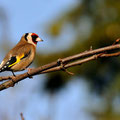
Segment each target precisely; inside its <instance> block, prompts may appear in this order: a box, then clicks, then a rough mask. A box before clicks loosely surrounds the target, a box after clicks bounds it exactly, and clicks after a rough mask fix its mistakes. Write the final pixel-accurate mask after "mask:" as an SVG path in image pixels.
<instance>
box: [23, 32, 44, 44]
mask: <svg viewBox="0 0 120 120" xmlns="http://www.w3.org/2000/svg"><path fill="white" fill-rule="evenodd" d="M22 39H23V40H25V41H27V42H28V43H30V44H33V45H34V46H36V45H37V42H39V41H43V40H42V39H41V38H40V37H39V36H38V35H37V34H36V33H25V34H24V35H23V36H22Z"/></svg>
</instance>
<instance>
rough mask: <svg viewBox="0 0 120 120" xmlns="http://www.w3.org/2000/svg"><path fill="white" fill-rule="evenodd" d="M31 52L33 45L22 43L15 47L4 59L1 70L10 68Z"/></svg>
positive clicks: (0, 66)
mask: <svg viewBox="0 0 120 120" xmlns="http://www.w3.org/2000/svg"><path fill="white" fill-rule="evenodd" d="M30 53H31V45H29V44H28V45H21V46H17V47H15V48H13V49H12V50H11V51H10V52H9V53H8V54H7V55H6V57H5V58H4V59H3V61H2V63H1V65H0V72H1V71H5V70H9V69H10V68H11V67H12V66H14V65H15V64H17V63H19V62H20V61H21V60H23V59H25V58H27V57H28V56H29V55H30Z"/></svg>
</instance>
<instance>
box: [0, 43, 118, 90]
mask: <svg viewBox="0 0 120 120" xmlns="http://www.w3.org/2000/svg"><path fill="white" fill-rule="evenodd" d="M111 50H120V44H115V45H111V46H107V47H103V48H99V49H95V50H89V51H85V52H82V53H79V54H76V55H73V56H69V57H66V58H63V59H58V60H57V61H54V62H52V63H49V64H46V65H44V66H41V67H38V68H35V69H32V70H30V71H29V72H26V73H24V74H20V75H17V76H16V77H14V76H5V77H0V81H4V80H8V81H6V82H4V83H2V84H0V90H4V89H6V88H9V87H13V86H14V85H15V83H17V82H19V81H21V80H23V79H25V78H30V77H32V76H35V75H38V74H43V73H49V72H54V71H60V70H62V71H65V72H67V73H69V74H72V73H70V72H69V71H67V70H66V69H67V68H69V67H73V66H77V65H81V64H83V63H86V62H89V61H92V60H96V59H98V58H103V57H104V58H105V57H114V56H119V55H120V52H119V51H118V52H115V53H109V54H108V53H107V52H108V51H109V52H110V51H111ZM76 60H77V61H76Z"/></svg>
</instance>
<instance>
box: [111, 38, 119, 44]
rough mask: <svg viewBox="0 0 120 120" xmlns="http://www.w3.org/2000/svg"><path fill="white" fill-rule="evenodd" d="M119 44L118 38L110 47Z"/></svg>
mask: <svg viewBox="0 0 120 120" xmlns="http://www.w3.org/2000/svg"><path fill="white" fill-rule="evenodd" d="M119 42H120V38H118V39H117V40H116V41H115V42H114V43H113V44H112V45H115V44H118V43H119Z"/></svg>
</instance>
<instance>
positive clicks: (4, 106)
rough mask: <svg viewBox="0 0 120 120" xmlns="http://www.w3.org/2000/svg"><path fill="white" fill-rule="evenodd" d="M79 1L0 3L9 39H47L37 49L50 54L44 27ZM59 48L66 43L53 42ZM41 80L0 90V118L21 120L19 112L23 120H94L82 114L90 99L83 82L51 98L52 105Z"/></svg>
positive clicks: (29, 81) (23, 0)
mask: <svg viewBox="0 0 120 120" xmlns="http://www.w3.org/2000/svg"><path fill="white" fill-rule="evenodd" d="M78 1H79V0H51V1H50V0H20V1H16V0H12V1H8V0H1V1H0V7H3V8H4V9H5V11H6V13H7V16H8V20H9V26H8V28H9V31H8V34H9V32H10V40H12V43H13V44H16V43H17V42H18V41H19V39H20V38H21V36H22V35H23V34H24V33H26V32H35V33H38V34H39V35H40V37H42V38H43V39H46V40H45V42H44V43H43V44H42V45H40V47H42V48H43V50H45V49H46V48H47V49H48V51H49V47H48V46H49V45H50V44H51V42H50V41H49V40H48V39H51V38H50V37H49V36H48V35H47V34H46V33H45V27H46V25H47V24H49V23H51V22H52V21H53V20H54V19H57V18H59V16H61V14H62V13H63V12H64V11H66V10H70V9H72V8H74V7H75V6H76V5H77V3H78ZM79 2H80V1H79ZM68 31H69V30H68ZM72 32H73V31H72ZM66 33H67V32H66ZM63 37H64V38H66V37H68V38H69V37H70V36H67V35H65V34H63ZM59 39H60V38H59ZM65 42H66V43H68V42H70V39H66V41H64V43H65ZM52 44H53V43H52ZM54 45H55V44H54ZM57 45H59V46H57ZM60 45H62V47H64V46H65V45H66V44H63V42H62V41H60V42H58V43H56V48H59V47H60V48H61V46H60ZM52 47H53V46H52ZM54 49H55V46H54ZM62 49H63V48H62ZM0 59H2V58H0ZM44 77H45V76H44V75H41V80H39V79H40V78H39V77H34V79H35V80H33V79H32V80H31V79H27V80H24V81H22V82H20V83H18V84H17V85H16V87H14V88H9V89H7V90H4V91H2V92H1V94H0V104H1V105H0V119H1V118H6V117H7V116H8V117H9V120H13V119H14V120H17V119H20V113H21V112H23V114H24V117H25V119H26V120H48V118H47V117H51V120H94V119H93V118H92V116H91V115H90V114H89V113H87V112H86V111H85V110H86V108H88V107H91V106H90V105H89V102H88V100H89V101H92V97H90V96H89V94H90V93H89V90H88V88H87V87H88V85H87V83H85V82H83V79H82V80H81V82H78V80H77V79H76V80H75V81H71V82H70V83H69V84H68V85H67V86H66V87H65V88H64V89H63V90H62V91H60V92H59V94H58V95H56V96H54V100H56V102H54V100H53V101H51V97H50V96H48V95H46V94H45V93H44V92H43V91H42V85H43V83H44V82H45V81H44ZM38 85H41V89H40V90H41V92H40V91H39V90H38V89H37V88H38ZM39 87H40V86H39ZM31 93H32V94H31ZM80 98H81V99H80ZM79 100H80V101H79ZM78 103H80V104H79V107H78ZM50 112H51V113H50ZM52 112H53V113H52ZM49 114H50V115H49ZM51 114H52V116H51ZM52 117H53V118H52ZM40 118H41V119H40Z"/></svg>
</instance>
